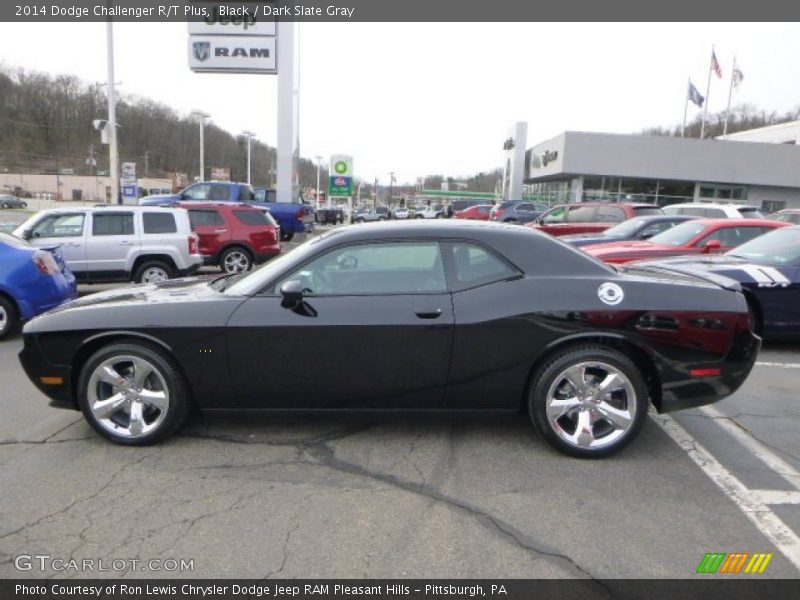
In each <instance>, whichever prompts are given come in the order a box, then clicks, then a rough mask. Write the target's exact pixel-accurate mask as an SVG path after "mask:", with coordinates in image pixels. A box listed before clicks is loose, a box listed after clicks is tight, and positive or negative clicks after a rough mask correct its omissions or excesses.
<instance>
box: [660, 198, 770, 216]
mask: <svg viewBox="0 0 800 600" xmlns="http://www.w3.org/2000/svg"><path fill="white" fill-rule="evenodd" d="M664 214H667V215H690V216H693V217H704V218H707V219H763V218H764V215H763V213H762V212H761V209H760V208H758V207H757V206H752V205H749V204H734V203H732V202H729V203H721V202H686V203H685V204H669V205H667V206H665V207H664Z"/></svg>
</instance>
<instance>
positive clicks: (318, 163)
mask: <svg viewBox="0 0 800 600" xmlns="http://www.w3.org/2000/svg"><path fill="white" fill-rule="evenodd" d="M314 158H316V159H317V208H319V167H320V164H321V162H320V161H322V157H321V156H320V155H319V154H317V155H316V156H315V157H314Z"/></svg>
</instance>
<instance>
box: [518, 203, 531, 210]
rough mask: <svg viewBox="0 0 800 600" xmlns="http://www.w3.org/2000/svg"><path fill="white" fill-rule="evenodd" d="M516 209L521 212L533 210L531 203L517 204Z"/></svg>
mask: <svg viewBox="0 0 800 600" xmlns="http://www.w3.org/2000/svg"><path fill="white" fill-rule="evenodd" d="M517 210H519V211H522V212H533V204H517Z"/></svg>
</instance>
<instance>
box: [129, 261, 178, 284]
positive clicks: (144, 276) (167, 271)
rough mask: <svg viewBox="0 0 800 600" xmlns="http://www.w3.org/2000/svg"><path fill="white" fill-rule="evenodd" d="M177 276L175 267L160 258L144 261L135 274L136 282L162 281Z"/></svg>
mask: <svg viewBox="0 0 800 600" xmlns="http://www.w3.org/2000/svg"><path fill="white" fill-rule="evenodd" d="M173 277H175V271H174V270H173V268H172V267H171V266H170V265H168V264H167V263H165V262H162V261H160V260H148V261H146V262H143V263H142V264H141V265H139V267H138V268H137V269H136V272H135V273H134V274H133V280H134V281H135V282H136V283H161V282H162V281H167V280H168V279H172V278H173Z"/></svg>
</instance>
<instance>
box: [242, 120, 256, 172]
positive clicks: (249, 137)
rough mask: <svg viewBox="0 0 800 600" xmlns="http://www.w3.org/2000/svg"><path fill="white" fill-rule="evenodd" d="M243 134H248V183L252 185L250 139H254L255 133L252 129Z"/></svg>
mask: <svg viewBox="0 0 800 600" xmlns="http://www.w3.org/2000/svg"><path fill="white" fill-rule="evenodd" d="M242 135H246V136H247V185H250V140H252V139H253V136H254V135H255V133H253V132H252V131H243V132H242Z"/></svg>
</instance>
